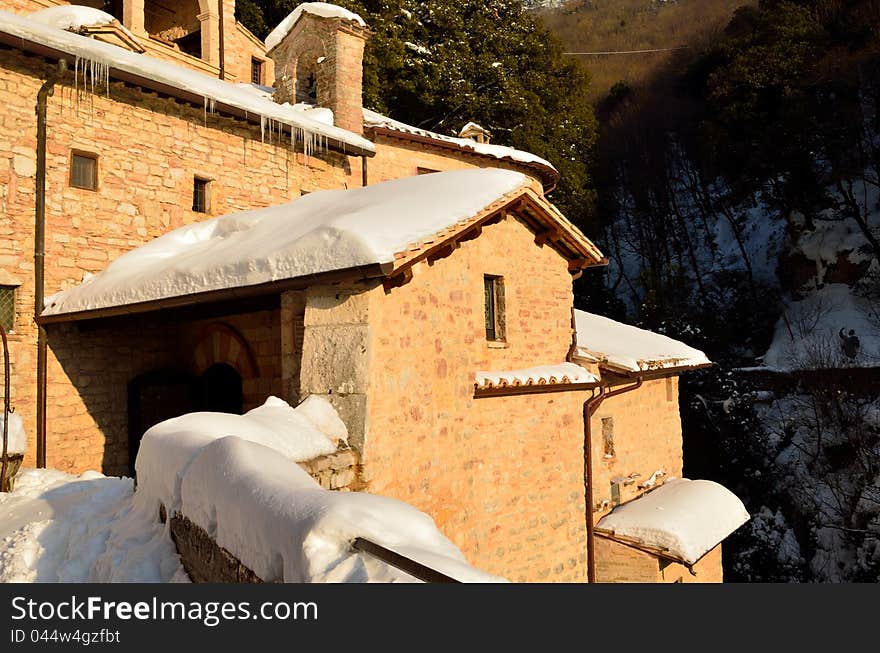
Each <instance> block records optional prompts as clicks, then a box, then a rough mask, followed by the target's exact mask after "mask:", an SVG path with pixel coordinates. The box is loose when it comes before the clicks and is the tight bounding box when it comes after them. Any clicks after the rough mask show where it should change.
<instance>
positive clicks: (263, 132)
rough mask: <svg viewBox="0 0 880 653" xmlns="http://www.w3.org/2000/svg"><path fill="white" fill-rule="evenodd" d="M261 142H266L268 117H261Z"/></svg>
mask: <svg viewBox="0 0 880 653" xmlns="http://www.w3.org/2000/svg"><path fill="white" fill-rule="evenodd" d="M260 142H261V143H265V142H266V116H262V115H261V116H260Z"/></svg>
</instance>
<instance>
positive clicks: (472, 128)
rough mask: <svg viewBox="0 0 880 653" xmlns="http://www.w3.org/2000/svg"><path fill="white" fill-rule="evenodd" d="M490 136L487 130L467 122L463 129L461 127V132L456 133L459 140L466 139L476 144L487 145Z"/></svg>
mask: <svg viewBox="0 0 880 653" xmlns="http://www.w3.org/2000/svg"><path fill="white" fill-rule="evenodd" d="M491 136H492V135H491V134H490V133H489V130H487V129H484V128H483V127H480V126H479V125H478V124H477V123H475V122H469V123H468V124H466V125H465V126H464V127H462V128H461V131H460V132H459V133H458V137H459V138H468V139H470V140H472V141H475V142H477V143H484V144H487V145H488V143H489V140H490V138H491Z"/></svg>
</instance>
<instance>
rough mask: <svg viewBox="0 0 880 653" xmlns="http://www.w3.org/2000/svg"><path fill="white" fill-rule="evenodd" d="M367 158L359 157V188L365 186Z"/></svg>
mask: <svg viewBox="0 0 880 653" xmlns="http://www.w3.org/2000/svg"><path fill="white" fill-rule="evenodd" d="M367 185H368V184H367V157H366V156H362V157H361V186H367Z"/></svg>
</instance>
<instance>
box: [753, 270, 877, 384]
mask: <svg viewBox="0 0 880 653" xmlns="http://www.w3.org/2000/svg"><path fill="white" fill-rule="evenodd" d="M841 329H843V330H844V333H845V334H846V333H848V332H849V331H850V330H853V331H855V335H856V336H857V337H858V338H859V344H860V347H859V352H858V354H857V355H856V357H855V358H850V357H848V356H846V355H845V354H844V352H843V349H842V347H841V338H840V330H841ZM763 361H764V365H766V366H767V367H770V368H774V369H777V370H783V371H791V370H815V369H825V368H839V367H876V366H880V315H878V314H877V306H876V303H872V302H871V301H870V300H868V299H866V298H864V297H860V296H858V295H856V294H855V293H854V292H853V289H852V288H851V287H850V286H848V285H847V284H841V283H838V284H829V285H827V286H825V287H823V288H819V289H818V290H815V291H813V292H811V293H810V294H809V295H808V296H807V297H805V298H804V299H801V300H797V301H791V302H789V303H788V305H787V306H786V308H785V312H784V314H783V316H782V317H781V318H780V319H779V321H778V322H777V324H776V331H775V333H774V336H773V342H772V343H771V344H770V347H769V348H768V350H767V353H766V354H765V355H764V358H763Z"/></svg>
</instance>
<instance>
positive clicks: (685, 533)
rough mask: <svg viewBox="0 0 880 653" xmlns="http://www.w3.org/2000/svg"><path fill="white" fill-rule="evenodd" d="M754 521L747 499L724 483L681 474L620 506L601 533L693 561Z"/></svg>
mask: <svg viewBox="0 0 880 653" xmlns="http://www.w3.org/2000/svg"><path fill="white" fill-rule="evenodd" d="M749 519H750V516H749V513H748V511H746V508H745V506H744V505H743V503H742V501H740V500H739V498H737V496H736V495H735V494H733V492H731V491H730V490H728V489H727V488H726V487H724V486H723V485H720V484H718V483H715V482H714V481H703V480H695V481H692V480H689V479H686V478H675V479H670V480H668V481H666V483H664V484H663V485H661V486H660V487H658V488H657V489H656V490H652V491H651V492H648V493H647V494H643V495H642V496H640V497H639V498H637V499H633V500H632V501H629V502H628V503H624V504H623V505H620V506H618V507H616V508H615V509H614V510H612V511H611V513H609V514H608V515H606V516H605V517H603V518H602V519H600V520H599V523H597V524H596V532H597V533H600V534H605V535H608V536H610V537H612V538H614V539H621V540H623V541H629V542H634V543H637V544H639V545H641V546H644V547H646V548H649V549H653V550H656V551H658V552H659V553H663V554H665V555H667V556H669V557H672V558H675V559H677V560H681V561H682V562H684V563H686V564H688V565H693V564H695V563H696V562H697V561H698V560H699V559H700V558H702V557H703V556H704V555H706V554H707V553H708V552H709V551H711V550H712V549H714V548H715V547H716V546H718V544H719V543H720V542H721V541H722V540H724V538H726V537H727V536H728V535H730V534H731V533H733V531H735V530H736V529H737V528H739V527H740V526H742V525H743V524H745V523H746V522H747V521H748V520H749Z"/></svg>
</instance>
